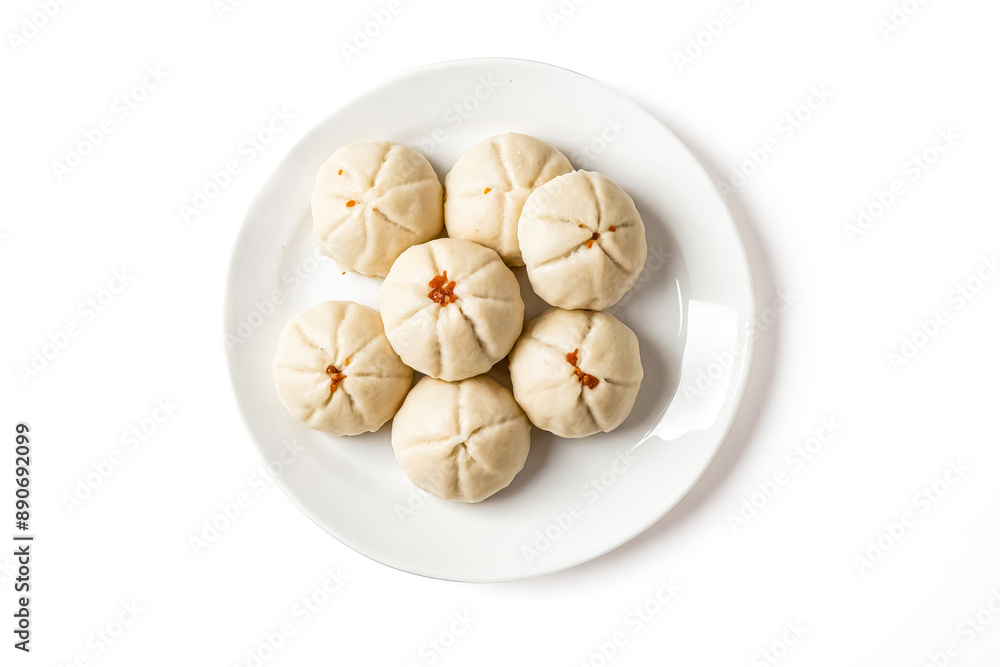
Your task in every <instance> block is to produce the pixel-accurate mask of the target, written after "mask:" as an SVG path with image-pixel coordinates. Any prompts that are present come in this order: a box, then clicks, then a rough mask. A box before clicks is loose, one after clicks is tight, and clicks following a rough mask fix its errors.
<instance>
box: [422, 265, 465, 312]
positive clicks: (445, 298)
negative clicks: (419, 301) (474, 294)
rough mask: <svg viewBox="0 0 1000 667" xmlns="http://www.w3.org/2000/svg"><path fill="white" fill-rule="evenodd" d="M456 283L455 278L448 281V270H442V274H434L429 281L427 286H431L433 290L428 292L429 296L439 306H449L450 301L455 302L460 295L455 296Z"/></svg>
mask: <svg viewBox="0 0 1000 667" xmlns="http://www.w3.org/2000/svg"><path fill="white" fill-rule="evenodd" d="M456 284H457V283H456V282H455V281H454V280H452V281H451V282H449V281H448V272H447V271H442V272H441V275H440V276H434V277H433V278H431V281H430V282H429V283H427V286H428V287H430V288H431V291H430V292H428V293H427V298H428V299H430V300H431V301H433V302H434V303H436V304H438V305H439V306H447V305H448V304H449V303H455V302H456V301H458V297H457V296H455V285H456Z"/></svg>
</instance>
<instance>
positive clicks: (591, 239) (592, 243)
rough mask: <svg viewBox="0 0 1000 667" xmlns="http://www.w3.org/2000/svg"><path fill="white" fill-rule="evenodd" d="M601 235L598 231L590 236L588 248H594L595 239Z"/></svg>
mask: <svg viewBox="0 0 1000 667" xmlns="http://www.w3.org/2000/svg"><path fill="white" fill-rule="evenodd" d="M600 236H601V235H600V234H598V233H597V232H594V233H593V235H592V236H591V237H590V240H589V241H587V248H593V247H594V241H596V240H597V239H598V238H599V237H600Z"/></svg>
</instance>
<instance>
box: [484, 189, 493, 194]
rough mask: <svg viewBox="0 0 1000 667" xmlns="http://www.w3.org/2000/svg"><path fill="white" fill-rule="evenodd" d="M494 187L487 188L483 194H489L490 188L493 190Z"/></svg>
mask: <svg viewBox="0 0 1000 667" xmlns="http://www.w3.org/2000/svg"><path fill="white" fill-rule="evenodd" d="M492 189H493V188H486V189H485V190H483V194H484V195H488V194H489V193H490V190H492Z"/></svg>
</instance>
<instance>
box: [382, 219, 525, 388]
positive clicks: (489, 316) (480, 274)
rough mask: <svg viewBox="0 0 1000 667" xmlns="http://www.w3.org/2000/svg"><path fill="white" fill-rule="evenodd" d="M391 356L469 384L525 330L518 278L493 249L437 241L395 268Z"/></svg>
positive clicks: (386, 306) (389, 305)
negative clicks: (466, 379)
mask: <svg viewBox="0 0 1000 667" xmlns="http://www.w3.org/2000/svg"><path fill="white" fill-rule="evenodd" d="M379 303H380V310H381V312H382V321H383V322H384V323H385V332H386V336H388V338H389V342H390V343H391V344H392V348H393V349H394V350H395V351H396V352H397V353H398V354H399V356H400V357H401V358H402V359H403V361H404V362H405V363H406V364H407V365H408V366H410V367H411V368H413V369H414V370H417V371H419V372H421V373H423V374H425V375H430V376H431V377H435V378H440V379H442V380H450V381H454V380H464V379H465V378H469V377H472V376H474V375H480V374H481V373H485V372H486V371H488V370H489V369H490V368H491V367H492V366H493V364H495V363H496V362H498V361H500V360H501V359H503V358H504V356H506V355H507V353H508V352H510V348H511V347H512V346H513V345H514V341H516V340H517V336H518V334H520V333H521V325H522V324H523V323H524V302H523V301H521V291H520V288H519V287H518V284H517V278H515V277H514V274H513V273H512V272H511V270H510V269H508V268H507V266H506V265H505V264H504V263H503V260H501V259H500V256H499V255H497V254H496V253H495V252H493V251H492V250H490V249H489V248H484V247H483V246H481V245H477V244H475V243H473V242H472V241H463V240H461V239H435V240H433V241H430V242H429V243H424V244H423V245H418V246H414V247H412V248H410V249H409V250H407V251H406V252H404V253H403V254H402V255H400V256H399V259H398V260H396V263H395V264H394V265H393V266H392V270H390V271H389V275H388V276H386V279H385V282H383V283H382V288H381V292H380V297H379Z"/></svg>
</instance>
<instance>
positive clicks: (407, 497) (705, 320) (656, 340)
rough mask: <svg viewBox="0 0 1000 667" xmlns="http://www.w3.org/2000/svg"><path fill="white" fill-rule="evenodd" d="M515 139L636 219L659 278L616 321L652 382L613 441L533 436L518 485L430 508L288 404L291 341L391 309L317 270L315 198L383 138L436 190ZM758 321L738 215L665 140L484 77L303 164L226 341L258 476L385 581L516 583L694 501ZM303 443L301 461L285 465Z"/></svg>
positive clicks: (581, 92)
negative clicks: (600, 190)
mask: <svg viewBox="0 0 1000 667" xmlns="http://www.w3.org/2000/svg"><path fill="white" fill-rule="evenodd" d="M507 131H517V132H522V133H525V134H530V135H533V136H536V137H539V138H541V139H544V140H545V141H548V142H550V143H552V144H554V145H555V146H557V147H558V148H559V149H561V150H562V151H563V152H564V153H565V154H566V155H567V156H568V157H569V158H570V160H571V161H572V162H573V164H574V166H575V167H576V168H578V169H579V168H587V169H591V170H596V171H601V172H603V173H605V174H607V175H608V176H610V177H611V178H613V179H614V180H615V181H617V182H618V183H619V184H620V185H621V186H622V187H623V188H624V189H625V190H626V191H627V192H628V193H629V194H630V195H631V196H632V197H633V199H634V200H635V203H636V206H637V207H638V208H639V211H640V213H641V214H642V218H643V220H644V221H645V223H646V234H647V240H648V242H649V247H650V251H651V252H650V255H649V262H648V263H647V266H646V271H645V272H644V273H643V275H642V276H641V277H640V280H639V283H638V284H637V285H636V287H635V288H634V289H633V290H632V291H631V292H630V293H629V294H627V295H626V296H625V299H623V302H622V303H619V304H618V305H617V306H616V307H615V308H613V309H612V311H611V312H613V314H614V315H615V316H617V317H618V318H619V319H621V320H622V321H623V322H624V323H625V324H627V325H628V326H629V327H631V328H632V329H633V330H634V331H635V332H636V334H637V335H638V337H639V341H640V345H641V354H642V362H643V367H644V369H645V379H644V380H643V383H642V388H641V390H640V392H639V397H638V400H637V402H636V405H635V409H634V410H633V412H632V414H631V416H630V417H629V418H628V419H627V420H626V421H625V423H624V424H623V425H622V426H621V427H620V428H618V429H617V430H615V431H613V432H612V433H609V434H602V435H599V436H593V437H590V438H586V439H583V440H576V441H573V440H562V439H560V438H556V437H555V436H552V435H550V434H548V433H545V432H543V431H540V430H538V429H534V430H533V431H532V438H531V454H530V455H529V457H528V462H527V464H526V466H525V468H524V470H523V471H522V472H521V473H520V474H519V475H518V476H517V478H516V479H515V480H514V482H513V484H511V486H510V487H508V488H507V489H505V490H504V491H501V492H500V493H498V494H497V495H495V496H493V497H492V498H490V499H488V500H487V501H485V502H483V503H480V504H478V505H463V504H459V503H449V502H446V501H441V500H437V499H436V498H427V497H425V496H424V494H422V493H419V492H417V490H416V489H415V487H413V486H412V485H411V484H410V483H409V482H408V480H407V479H406V476H405V475H404V474H403V472H402V470H401V469H400V468H399V466H398V465H397V464H396V460H395V458H394V457H393V453H392V448H391V446H390V444H389V425H386V426H385V427H384V428H382V429H381V430H380V431H379V432H378V433H374V434H368V435H365V436H359V437H355V438H334V437H331V436H328V435H325V434H322V433H318V432H315V431H311V430H310V429H308V428H306V427H305V426H302V425H301V424H299V423H297V422H296V421H294V420H293V419H292V418H291V417H289V416H288V414H287V413H286V412H285V410H284V408H282V406H281V404H280V403H279V402H278V397H277V395H276V393H275V390H274V386H273V384H272V381H271V359H272V357H273V356H274V349H275V343H276V341H277V338H278V333H279V332H280V331H281V328H282V327H283V326H284V324H285V323H286V322H287V321H288V320H289V318H291V317H292V316H293V315H295V314H297V313H299V312H301V311H302V310H304V309H306V308H307V307H309V306H312V305H314V304H316V303H319V302H322V301H326V300H329V299H342V300H353V301H357V302H360V303H363V304H367V305H369V306H372V307H376V308H377V307H378V287H379V284H380V281H377V280H372V279H367V278H362V277H360V276H356V275H353V274H347V275H341V272H340V271H339V270H337V268H336V266H335V265H334V264H333V262H332V261H330V260H326V259H317V257H319V252H318V250H317V248H316V244H315V243H314V242H313V240H312V236H311V227H312V221H311V217H310V212H309V197H310V193H311V191H312V186H313V180H314V177H315V174H316V171H317V169H318V168H319V166H320V164H321V163H322V162H323V161H324V160H325V159H326V158H327V157H328V156H329V155H330V154H331V153H333V151H335V150H336V149H338V148H339V147H341V146H342V145H345V144H349V143H356V142H362V141H374V140H380V139H387V140H391V141H395V142H398V143H404V144H408V145H410V146H412V147H414V148H417V149H418V150H421V151H422V152H423V153H424V154H425V155H427V157H428V158H429V159H430V161H431V163H432V164H433V165H434V168H435V169H436V170H437V172H438V174H439V175H440V176H441V178H442V181H443V179H444V175H445V174H446V173H447V172H448V170H449V169H450V167H451V165H452V164H453V163H454V162H455V160H456V159H458V157H459V156H460V155H461V154H462V152H463V151H465V150H466V149H467V148H468V147H470V146H472V145H473V144H474V143H476V142H478V141H480V140H481V139H484V138H486V137H488V136H490V135H493V134H497V133H500V132H507ZM583 146H588V149H587V150H588V151H589V155H587V154H584V153H582V152H581V150H580V147H583ZM665 255H669V257H667V258H666V259H665V260H660V259H658V257H664V256H665ZM517 273H518V274H519V278H520V279H521V282H522V292H523V293H524V295H525V302H526V306H527V307H526V316H528V317H533V316H534V315H537V314H538V313H540V312H541V311H542V310H544V308H545V306H544V304H543V303H542V302H541V301H540V300H539V299H538V298H537V297H535V296H534V295H533V294H531V292H530V289H529V288H527V282H526V280H525V277H524V275H523V274H524V270H523V269H518V270H517ZM753 311H754V306H753V292H752V288H751V282H750V272H749V267H748V264H747V259H746V254H745V252H744V249H743V245H742V242H741V240H740V237H739V233H738V232H737V229H736V226H735V224H734V223H733V220H732V217H731V215H730V213H729V210H728V209H727V208H726V205H725V202H724V201H723V199H722V197H721V196H720V194H719V192H718V191H717V189H716V187H715V184H714V182H713V181H712V179H711V178H710V177H709V176H708V174H707V173H706V172H705V170H704V169H703V168H702V166H701V164H699V162H698V161H697V159H696V158H695V157H694V156H693V155H692V154H691V152H690V151H689V150H688V149H687V148H686V147H685V146H684V144H682V143H681V142H680V140H678V139H677V137H675V136H674V135H673V133H671V132H670V130H668V129H667V128H666V127H664V126H663V124H662V123H660V121H658V120H657V119H656V118H654V117H653V116H652V115H650V114H649V113H648V112H646V111H645V110H644V109H642V108H641V107H639V106H638V105H637V104H635V103H634V102H632V101H630V100H628V99H626V98H624V97H622V96H621V95H619V94H618V93H616V92H614V91H613V90H610V89H609V88H606V87H605V86H604V85H602V84H600V83H597V82H595V81H593V80H592V79H589V78H587V77H584V76H582V75H580V74H576V73H574V72H570V71H567V70H564V69H560V68H557V67H553V66H551V65H544V64H540V63H534V62H528V61H520V60H505V59H483V60H465V61H457V62H447V63H441V64H437V65H431V66H428V67H422V68H419V69H416V70H412V71H409V72H406V73H404V74H402V75H400V76H398V77H396V78H395V79H392V80H391V81H389V82H388V83H385V84H383V85H382V86H380V87H378V88H376V89H375V90H372V91H370V92H368V93H366V94H365V95H363V96H361V97H359V98H357V99H355V100H354V101H352V102H350V103H349V104H348V105H347V106H345V107H343V108H342V109H341V110H340V111H337V112H336V113H334V114H333V115H332V116H330V117H329V118H328V119H327V120H326V121H325V122H324V123H322V124H321V125H320V126H319V127H317V128H316V129H314V130H313V131H312V132H310V133H309V135H308V136H306V137H305V138H304V139H303V140H302V141H301V142H299V144H298V145H297V146H296V147H295V148H294V149H292V151H291V153H290V154H289V155H288V157H287V158H285V160H284V162H283V163H282V164H281V166H280V167H279V168H278V170H277V171H276V172H275V173H274V174H273V175H272V176H271V178H270V179H269V180H268V182H267V184H266V185H265V186H264V188H263V189H262V191H261V192H260V194H259V195H258V197H257V199H256V200H255V201H254V203H253V204H252V206H251V207H250V211H249V213H248V214H247V218H246V221H245V222H244V224H243V229H242V231H241V233H240V235H239V238H238V240H237V242H236V247H235V249H234V252H233V258H232V266H231V268H230V274H229V285H228V294H227V299H226V306H225V329H226V333H227V341H228V357H229V369H230V374H231V377H232V381H233V387H234V391H235V393H236V398H237V401H238V403H239V406H240V409H241V411H242V413H243V416H244V419H245V420H246V423H247V425H248V427H249V429H250V432H251V433H252V434H253V437H254V440H255V442H256V444H257V447H258V448H259V450H260V453H261V455H262V456H263V458H264V459H265V460H266V461H269V462H274V465H272V471H273V472H276V473H277V474H276V476H275V477H276V480H277V482H278V484H279V486H280V487H281V488H282V489H283V490H284V491H285V493H286V494H288V496H289V497H290V498H291V499H292V500H293V501H294V502H295V503H296V504H297V505H298V506H299V507H300V508H301V509H302V510H303V511H304V512H305V513H306V514H307V515H309V516H310V517H311V518H312V519H313V520H314V521H315V522H316V523H317V524H319V525H320V526H321V527H322V528H323V529H325V530H326V531H327V532H328V533H330V534H331V535H333V536H334V537H336V538H337V539H338V540H340V541H341V542H343V543H344V544H346V545H348V546H350V547H351V548H353V549H355V550H357V551H359V552H361V553H363V554H365V555H366V556H368V557H370V558H373V559H375V560H377V561H379V562H382V563H385V564H386V565H389V566H392V567H395V568H398V569H401V570H406V571H408V572H413V573H416V574H421V575H425V576H429V577H437V578H441V579H451V580H456V581H503V580H511V579H519V578H523V577H529V576H533V575H538V574H544V573H548V572H555V571H558V570H562V569H565V568H569V567H572V566H574V565H577V564H579V563H583V562H585V561H587V560H590V559H592V558H595V557H597V556H600V555H601V554H604V553H606V552H608V551H610V550H612V549H614V548H615V547H617V546H619V545H621V544H622V543H624V542H626V541H627V540H629V539H630V538H632V537H634V536H635V535H637V534H639V533H640V532H642V531H643V530H645V529H646V528H647V527H649V526H650V525H652V524H653V523H655V522H656V520H657V519H659V518H660V517H661V516H663V514H664V513H666V512H667V511H668V510H669V509H670V508H671V507H673V506H674V504H675V503H677V501H678V500H680V498H681V497H682V496H683V495H684V494H685V493H686V492H687V491H688V490H689V489H690V488H691V487H692V486H693V485H694V483H695V482H696V481H697V480H698V478H699V477H700V476H701V474H702V472H703V471H704V470H705V469H706V468H707V467H708V464H709V463H710V462H711V460H712V457H713V456H714V455H715V453H716V451H717V450H718V448H719V446H720V445H721V444H722V441H723V439H724V438H725V436H726V433H727V431H728V430H729V426H730V425H731V424H732V422H733V419H734V417H735V413H736V409H737V407H738V405H739V402H740V398H741V397H742V394H743V389H744V387H745V385H746V380H747V374H748V372H749V367H750V358H751V352H752V345H753V331H752V329H753V327H752V322H753V317H754V315H753ZM236 338H240V339H243V340H239V341H236ZM506 371H507V369H506V362H505V361H502V362H500V364H498V365H497V368H494V371H493V374H494V375H495V376H498V377H500V378H501V379H502V376H503V375H504V374H505V373H506ZM502 381H505V382H506V383H507V384H508V386H509V381H507V380H502ZM292 440H294V441H295V442H296V443H297V445H298V446H299V447H300V448H301V449H302V451H301V453H297V454H296V447H289V446H288V444H287V443H288V442H289V441H292ZM293 458H294V460H292V459H293ZM289 461H291V462H289Z"/></svg>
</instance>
